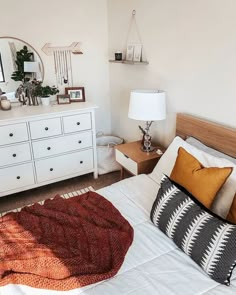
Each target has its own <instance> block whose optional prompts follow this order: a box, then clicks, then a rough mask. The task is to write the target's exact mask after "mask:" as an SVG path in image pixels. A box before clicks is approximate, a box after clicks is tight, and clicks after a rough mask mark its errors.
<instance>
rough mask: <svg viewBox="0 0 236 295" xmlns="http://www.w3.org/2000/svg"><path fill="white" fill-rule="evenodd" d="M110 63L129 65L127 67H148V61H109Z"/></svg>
mask: <svg viewBox="0 0 236 295" xmlns="http://www.w3.org/2000/svg"><path fill="white" fill-rule="evenodd" d="M109 62H113V63H119V64H127V65H148V64H149V62H148V61H131V60H115V59H109Z"/></svg>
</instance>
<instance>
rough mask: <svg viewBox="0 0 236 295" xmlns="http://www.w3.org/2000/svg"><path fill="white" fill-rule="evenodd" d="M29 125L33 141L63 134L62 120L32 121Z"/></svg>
mask: <svg viewBox="0 0 236 295" xmlns="http://www.w3.org/2000/svg"><path fill="white" fill-rule="evenodd" d="M29 125H30V133H31V138H32V139H37V138H43V137H49V136H54V135H60V134H62V132H61V121H60V118H53V119H46V120H39V121H32V122H30V123H29Z"/></svg>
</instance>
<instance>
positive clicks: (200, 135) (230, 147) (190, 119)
mask: <svg viewBox="0 0 236 295" xmlns="http://www.w3.org/2000/svg"><path fill="white" fill-rule="evenodd" d="M176 135H178V136H180V137H182V138H183V139H186V138H187V137H189V136H193V137H195V138H197V139H198V140H200V141H201V142H203V143H204V144H206V145H207V146H209V147H212V148H214V149H216V150H218V151H221V152H223V153H225V154H227V155H229V156H231V157H234V158H236V128H230V127H225V126H223V125H220V124H217V123H213V122H210V121H207V120H203V119H199V118H196V117H194V116H191V115H186V114H181V113H178V114H177V119H176Z"/></svg>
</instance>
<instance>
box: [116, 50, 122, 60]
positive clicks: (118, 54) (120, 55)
mask: <svg viewBox="0 0 236 295" xmlns="http://www.w3.org/2000/svg"><path fill="white" fill-rule="evenodd" d="M115 60H122V52H120V51H117V52H115Z"/></svg>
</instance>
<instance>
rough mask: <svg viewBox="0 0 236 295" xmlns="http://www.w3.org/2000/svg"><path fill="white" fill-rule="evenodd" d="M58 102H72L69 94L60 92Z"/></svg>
mask: <svg viewBox="0 0 236 295" xmlns="http://www.w3.org/2000/svg"><path fill="white" fill-rule="evenodd" d="M57 103H58V104H67V103H71V100H70V95H69V94H58V95H57Z"/></svg>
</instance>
